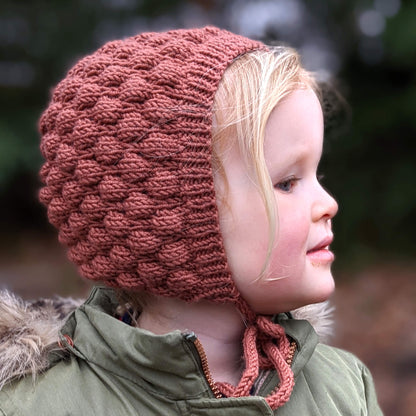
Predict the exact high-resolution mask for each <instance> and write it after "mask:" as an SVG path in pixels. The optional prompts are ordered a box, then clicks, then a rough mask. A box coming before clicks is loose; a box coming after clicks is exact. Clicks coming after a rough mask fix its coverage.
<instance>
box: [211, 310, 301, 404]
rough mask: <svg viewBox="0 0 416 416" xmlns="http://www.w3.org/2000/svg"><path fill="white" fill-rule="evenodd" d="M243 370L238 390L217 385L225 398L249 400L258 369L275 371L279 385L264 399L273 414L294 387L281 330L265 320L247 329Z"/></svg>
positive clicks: (288, 355)
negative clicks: (244, 398)
mask: <svg viewBox="0 0 416 416" xmlns="http://www.w3.org/2000/svg"><path fill="white" fill-rule="evenodd" d="M243 347H244V359H245V362H246V368H245V370H244V372H243V375H242V377H241V380H240V382H239V383H238V385H237V386H233V385H231V384H229V383H216V385H217V387H218V389H219V390H220V392H221V393H222V394H223V395H224V396H226V397H244V396H249V395H250V391H251V389H252V387H253V385H254V382H255V381H256V379H257V377H258V375H259V368H263V369H273V368H274V369H276V371H277V374H278V375H279V379H280V383H279V385H278V386H277V388H276V389H275V390H274V391H273V392H272V393H271V394H270V395H269V396H267V397H266V402H267V403H268V404H269V406H270V407H271V408H272V409H273V410H275V409H277V408H278V407H281V406H283V405H284V404H285V403H286V402H287V401H288V400H289V398H290V395H291V393H292V390H293V387H294V385H295V380H294V375H293V372H292V369H291V368H290V365H289V364H288V361H289V360H290V358H291V357H290V343H289V340H288V339H287V337H286V334H285V331H284V329H283V328H282V327H281V326H280V325H278V324H275V323H273V322H272V321H271V320H270V319H268V318H267V317H265V316H258V317H257V319H256V321H255V323H253V324H252V325H250V326H248V328H247V329H246V331H245V333H244V339H243Z"/></svg>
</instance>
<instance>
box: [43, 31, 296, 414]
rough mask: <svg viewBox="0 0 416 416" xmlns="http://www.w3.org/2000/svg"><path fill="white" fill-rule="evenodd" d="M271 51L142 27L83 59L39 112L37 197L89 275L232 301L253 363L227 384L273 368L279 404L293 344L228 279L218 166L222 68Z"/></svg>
mask: <svg viewBox="0 0 416 416" xmlns="http://www.w3.org/2000/svg"><path fill="white" fill-rule="evenodd" d="M264 48H265V46H264V45H263V44H262V43H260V42H256V41H253V40H250V39H247V38H245V37H242V36H238V35H235V34H232V33H230V32H228V31H225V30H220V29H217V28H214V27H207V28H203V29H192V30H173V31H169V32H164V33H143V34H140V35H138V36H134V37H130V38H127V39H124V40H117V41H113V42H109V43H107V44H105V45H104V46H102V47H101V48H100V49H98V50H97V51H96V52H95V53H93V54H91V55H89V56H86V57H84V58H83V59H81V60H80V61H79V62H78V63H76V64H75V66H74V67H73V68H72V69H70V71H69V72H68V74H67V76H66V77H65V79H63V80H62V81H61V82H60V83H59V84H58V85H57V86H56V88H55V89H54V91H53V94H52V99H51V102H50V104H49V106H48V108H47V109H46V111H45V112H44V113H43V114H42V116H41V119H40V124H39V125H40V132H41V136H42V137H41V152H42V154H43V156H44V158H45V163H44V164H43V166H42V168H41V173H40V175H41V179H42V182H43V183H44V187H43V188H42V189H41V191H40V200H41V202H42V203H43V204H45V205H46V207H47V210H48V218H49V221H50V222H51V223H52V224H53V225H54V226H55V227H56V228H57V229H58V231H59V241H60V242H61V243H62V244H64V245H65V246H67V247H68V257H69V258H70V260H71V261H73V262H74V263H75V264H76V265H77V266H78V269H79V273H80V274H81V275H82V276H83V277H85V278H87V279H92V280H95V281H100V282H104V283H105V284H106V285H108V286H111V287H115V288H123V289H128V290H132V291H147V292H149V293H153V294H156V295H160V296H168V297H175V298H180V299H182V300H185V301H188V302H196V301H199V300H202V299H205V300H209V301H214V302H232V303H234V304H235V305H237V307H238V308H239V309H240V310H241V311H242V312H243V314H244V315H245V316H246V318H248V322H249V326H248V329H247V331H246V335H245V337H244V350H245V359H246V370H245V372H244V374H243V378H242V380H241V382H240V383H239V385H238V386H236V387H235V388H234V387H233V386H222V389H223V391H224V390H226V391H227V395H232V396H245V395H248V394H249V393H250V389H251V387H252V385H253V382H254V380H255V379H256V378H257V375H258V369H259V366H260V367H265V368H268V367H269V368H270V367H275V368H276V369H277V370H278V372H279V376H280V379H281V386H280V389H279V390H278V391H276V392H274V393H273V394H272V398H271V399H270V398H269V404H270V405H271V406H272V407H273V408H276V407H278V406H280V405H282V404H283V403H284V402H285V401H287V399H288V397H289V396H290V392H291V390H292V388H293V375H291V371H290V368H289V370H287V369H286V367H287V365H286V367H285V366H284V364H285V361H287V360H286V358H287V355H288V354H289V352H288V341H287V340H286V337H285V336H284V332H283V333H282V329H281V328H280V327H279V326H278V325H276V324H272V323H271V322H269V321H266V319H265V318H263V317H256V316H255V314H253V312H252V311H250V308H249V307H248V306H247V304H246V302H245V301H244V300H243V299H242V298H241V295H240V294H239V292H238V290H237V288H236V286H235V284H234V282H233V280H232V277H231V274H230V271H229V267H228V265H227V258H226V254H225V250H224V245H223V241H222V237H221V233H220V227H219V220H218V212H217V206H216V199H215V190H214V180H213V172H212V166H211V163H212V160H211V155H212V143H211V141H212V134H211V129H212V106H213V100H214V96H215V92H216V90H217V88H218V84H219V82H220V80H221V77H222V75H223V73H224V71H225V69H226V68H227V67H228V66H229V64H230V63H231V62H232V61H233V60H234V59H236V58H237V57H238V56H240V55H242V54H244V53H246V52H249V51H253V50H256V49H264ZM260 333H261V335H262V336H261V337H260V335H259V334H260ZM260 338H261V339H262V341H261V342H260V341H259V339H260ZM273 339H279V341H278V342H273ZM266 341H267V342H268V343H269V344H273V345H274V350H273V345H268V346H267V347H266V346H265V345H266V344H265V342H266ZM270 348H271V349H272V350H273V351H272V352H270V351H268V350H267V349H270ZM275 350H277V352H276V351H275ZM253 351H254V352H253ZM276 354H280V356H279V357H278V358H276V357H274V355H276ZM282 360H283V361H282ZM283 367H285V368H283ZM282 371H286V373H287V374H286V373H282ZM288 371H289V372H288ZM289 373H290V374H289Z"/></svg>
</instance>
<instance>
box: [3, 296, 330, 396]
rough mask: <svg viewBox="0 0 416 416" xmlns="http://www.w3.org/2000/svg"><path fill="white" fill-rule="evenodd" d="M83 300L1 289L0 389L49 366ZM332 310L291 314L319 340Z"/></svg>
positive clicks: (319, 307)
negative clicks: (29, 297) (30, 296)
mask: <svg viewBox="0 0 416 416" xmlns="http://www.w3.org/2000/svg"><path fill="white" fill-rule="evenodd" d="M82 302H83V301H82V300H80V299H78V300H74V299H72V298H61V297H54V298H52V299H40V300H37V301H32V302H30V301H29V302H28V301H23V300H22V299H20V298H18V297H16V296H15V295H13V294H11V293H10V292H8V291H0V390H1V389H2V388H3V386H4V385H5V384H6V383H8V382H9V381H11V380H12V379H15V378H20V377H23V376H27V375H31V376H32V378H33V379H35V378H36V376H37V375H38V374H39V373H41V372H42V371H44V370H46V369H47V368H48V366H49V358H48V357H49V353H50V352H51V351H53V350H54V349H56V348H57V345H58V333H59V330H60V329H61V327H62V326H63V324H64V322H65V319H66V317H67V316H68V315H69V314H70V313H71V312H72V311H73V310H75V309H76V308H77V307H78V306H79V305H81V303H82ZM333 310H334V308H333V307H331V306H330V304H329V302H323V303H318V304H314V305H307V306H303V307H302V308H299V309H296V310H295V311H293V312H292V315H293V317H294V318H295V319H305V320H308V321H309V322H310V323H311V325H312V326H313V327H314V329H315V331H316V332H317V334H318V336H319V338H320V340H321V341H322V342H327V341H328V339H329V337H330V336H331V335H332V329H331V328H332V324H333V319H332V313H333Z"/></svg>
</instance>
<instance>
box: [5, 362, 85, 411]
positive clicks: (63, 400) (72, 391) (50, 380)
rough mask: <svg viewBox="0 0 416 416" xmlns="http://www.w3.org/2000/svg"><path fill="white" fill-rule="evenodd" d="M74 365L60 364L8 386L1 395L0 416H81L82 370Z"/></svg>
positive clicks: (72, 363) (68, 363) (83, 386)
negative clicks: (71, 415) (70, 415)
mask: <svg viewBox="0 0 416 416" xmlns="http://www.w3.org/2000/svg"><path fill="white" fill-rule="evenodd" d="M73 361H74V360H69V361H59V362H58V363H57V364H56V365H54V366H53V367H51V368H49V369H48V370H47V371H45V372H44V373H42V374H39V375H36V376H35V377H32V376H30V375H28V376H25V377H23V378H21V379H18V380H14V381H12V382H10V383H8V384H7V385H6V386H4V387H3V389H2V390H1V391H0V415H2V416H3V415H4V416H9V415H22V416H23V415H25V416H26V415H33V414H39V415H45V416H48V415H52V414H53V415H56V416H59V415H67V414H73V415H77V414H82V410H81V409H80V408H79V406H80V403H81V402H83V395H85V385H84V384H83V382H82V380H83V378H82V375H81V369H80V368H79V366H78V365H77V363H76V360H75V362H73ZM77 367H78V368H77ZM1 411H2V412H3V413H1Z"/></svg>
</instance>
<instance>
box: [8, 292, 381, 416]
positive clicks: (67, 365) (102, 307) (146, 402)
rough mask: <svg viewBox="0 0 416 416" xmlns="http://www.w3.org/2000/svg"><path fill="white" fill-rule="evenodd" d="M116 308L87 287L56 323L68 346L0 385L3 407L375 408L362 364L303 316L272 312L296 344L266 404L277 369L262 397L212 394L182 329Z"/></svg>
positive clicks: (217, 412) (51, 411)
mask: <svg viewBox="0 0 416 416" xmlns="http://www.w3.org/2000/svg"><path fill="white" fill-rule="evenodd" d="M116 306H117V305H116V301H115V298H114V295H113V292H112V291H111V290H110V289H95V290H93V292H92V293H91V295H90V297H89V299H88V300H87V301H86V302H85V304H83V305H82V306H80V307H79V308H77V309H76V310H75V312H74V313H72V314H71V315H70V317H69V319H68V320H67V322H66V324H65V325H64V327H63V328H62V330H61V334H60V338H61V345H64V346H65V347H66V348H65V349H66V351H67V352H66V353H64V352H52V353H50V356H49V359H50V367H49V368H48V369H47V370H46V371H45V372H44V373H43V374H41V375H39V376H38V377H37V379H36V380H35V381H34V380H33V379H32V377H24V378H22V379H20V380H17V381H16V380H15V381H12V382H10V383H8V384H7V385H6V386H5V387H4V388H3V389H2V390H1V391H0V415H2V416H15V415H16V416H17V415H19V416H26V415H31V416H32V415H41V416H48V415H51V416H52V415H53V416H64V415H65V416H66V415H80V416H81V415H82V416H90V415H91V416H92V415H94V416H97V415H98V416H106V415H109V416H110V415H111V416H118V415H120V416H121V415H123V416H130V415H141V416H153V415H158V416H159V415H163V416H165V415H166V416H174V415H189V416H235V415H244V416H255V415H256V416H257V415H281V416H287V415H291V416H294V415H296V416H309V415H310V416H312V415H314V416H315V415H316V416H318V415H325V416H332V415H343V416H346V415H357V416H358V415H360V416H364V415H371V416H375V415H381V414H382V413H381V410H380V408H379V406H378V404H377V399H376V395H375V392H374V386H373V382H372V379H371V375H370V373H369V371H368V370H367V368H366V367H365V366H364V365H363V364H362V363H361V362H360V361H359V360H358V359H357V358H355V357H354V356H353V355H351V354H349V353H347V352H344V351H342V350H339V349H336V348H332V347H329V346H326V345H324V344H320V343H318V337H317V335H316V333H315V331H314V330H313V328H312V326H311V325H310V324H309V323H308V322H307V321H303V320H296V319H291V318H290V317H288V316H287V315H284V314H282V315H279V316H278V317H277V320H278V321H279V323H280V324H281V325H282V326H284V328H285V329H286V332H287V334H288V335H290V336H291V337H292V338H293V339H294V340H295V341H296V342H297V344H298V349H297V353H296V355H295V357H294V360H293V364H292V369H293V371H294V374H295V383H296V384H295V388H294V390H293V393H292V396H291V398H290V400H289V402H288V403H286V404H285V405H284V406H283V407H281V408H280V409H277V410H276V411H274V412H273V411H272V410H271V409H270V407H269V406H268V405H267V403H266V401H265V400H264V399H263V398H262V396H264V395H267V394H268V393H269V392H271V391H272V389H274V388H275V387H276V385H277V384H278V378H277V376H276V374H274V373H270V374H269V376H268V377H267V378H266V380H265V382H264V383H263V385H262V387H261V390H260V393H259V394H260V396H252V397H243V398H222V399H215V398H214V396H213V393H212V391H211V389H210V387H209V385H208V383H207V380H206V378H205V376H204V373H203V370H202V367H201V362H200V357H199V354H198V352H197V349H196V348H195V345H194V343H193V341H192V337H189V334H184V333H181V332H180V331H174V332H172V333H169V334H167V335H154V334H152V333H150V332H148V331H145V330H142V329H139V328H135V327H132V326H129V325H126V324H125V323H124V322H122V321H120V320H118V319H116V318H114V317H113V316H114V313H115V308H116ZM65 336H67V337H65ZM71 340H72V341H73V345H72V342H71ZM62 351H63V350H62ZM68 351H69V353H68Z"/></svg>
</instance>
